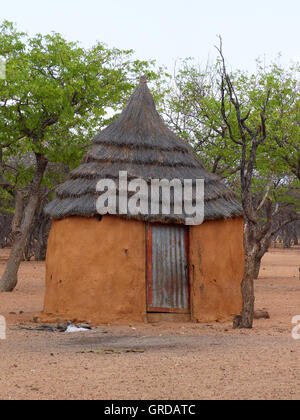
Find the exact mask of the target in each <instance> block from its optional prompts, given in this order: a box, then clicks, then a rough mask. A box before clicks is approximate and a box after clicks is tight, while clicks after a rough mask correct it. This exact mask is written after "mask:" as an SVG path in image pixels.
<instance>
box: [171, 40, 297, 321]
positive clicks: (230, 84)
mask: <svg viewBox="0 0 300 420" xmlns="http://www.w3.org/2000/svg"><path fill="white" fill-rule="evenodd" d="M220 41H221V40H220ZM218 51H219V54H220V60H218V62H217V64H216V66H208V67H207V68H206V69H205V70H204V71H201V70H199V69H198V68H197V67H195V66H193V64H191V63H190V62H189V61H185V62H184V63H183V67H182V68H181V69H180V70H179V71H178V72H177V74H176V75H175V82H173V86H172V88H171V89H170V90H169V95H168V96H167V100H166V102H165V110H166V113H165V114H166V116H167V120H168V122H169V124H170V125H171V126H172V127H173V128H175V129H176V130H177V132H178V133H180V134H181V135H182V136H184V137H185V138H187V139H191V141H192V145H193V146H194V148H195V152H196V153H197V154H199V155H200V157H201V159H202V160H204V162H205V164H206V165H207V166H208V167H210V169H211V170H212V171H213V172H214V173H216V174H219V175H220V176H222V177H223V178H224V180H225V182H226V183H227V184H228V185H229V186H231V187H232V188H233V189H234V190H235V191H236V192H237V193H238V194H239V195H240V198H241V201H242V205H243V210H244V221H245V233H244V247H245V264H244V266H245V269H244V278H243V282H242V295H243V309H242V314H241V315H240V316H238V317H237V318H236V320H235V326H236V327H240V328H252V326H253V314H254V301H255V298H254V283H253V279H254V278H255V277H256V276H257V274H258V270H259V266H260V261H261V258H262V256H263V255H264V254H265V252H266V251H267V250H268V248H269V246H270V243H271V239H272V237H273V236H274V235H276V233H277V232H279V231H280V230H281V229H282V228H283V227H284V226H286V225H288V224H290V223H292V222H293V221H294V220H297V219H298V218H299V197H298V198H297V197H291V195H289V192H290V191H291V190H293V189H299V182H298V180H297V179H296V175H297V174H296V173H295V171H294V170H293V168H294V164H295V162H297V161H298V160H297V159H298V158H299V154H298V155H297V150H298V147H299V89H298V84H297V77H294V76H293V73H292V72H288V71H285V70H284V69H282V68H281V67H279V66H277V65H275V64H274V65H272V66H271V68H264V67H263V66H262V65H260V63H258V70H257V72H256V74H253V75H249V74H247V73H243V72H239V71H238V72H235V73H229V72H228V70H227V65H226V62H225V58H224V56H223V51H222V42H221V43H220V47H218ZM293 71H294V70H293ZM174 85H175V88H174ZM291 107H292V108H293V112H290V109H291ZM291 150H293V152H292V153H291ZM291 158H292V159H291ZM291 162H293V163H292V164H291ZM287 209H288V211H287ZM284 210H285V211H284Z"/></svg>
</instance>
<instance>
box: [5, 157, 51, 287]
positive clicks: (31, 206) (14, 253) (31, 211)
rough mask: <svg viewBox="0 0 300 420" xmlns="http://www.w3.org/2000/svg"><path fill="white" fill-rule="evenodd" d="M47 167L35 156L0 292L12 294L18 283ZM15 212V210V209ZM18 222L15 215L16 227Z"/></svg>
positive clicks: (40, 158) (43, 159)
mask: <svg viewBox="0 0 300 420" xmlns="http://www.w3.org/2000/svg"><path fill="white" fill-rule="evenodd" d="M46 167H47V160H46V159H45V158H44V157H43V156H42V155H39V154H36V169H35V174H34V177H33V180H32V183H31V186H30V195H29V199H28V203H27V204H26V206H25V209H24V215H23V218H22V222H21V223H20V224H19V227H18V228H17V229H16V231H15V234H14V238H13V245H12V250H11V254H10V256H9V260H8V262H7V266H6V269H5V272H4V274H3V276H2V278H1V280H0V292H12V291H13V290H14V288H15V287H16V285H17V282H18V271H19V267H20V264H21V261H22V259H23V252H24V247H25V245H26V240H27V237H28V233H29V230H30V226H31V224H32V222H33V219H34V215H35V212H36V209H37V208H38V205H39V201H40V185H41V182H42V179H43V176H44V172H45V170H46ZM16 210H17V209H16ZM19 222H20V218H19V216H17V215H16V225H18V223H19Z"/></svg>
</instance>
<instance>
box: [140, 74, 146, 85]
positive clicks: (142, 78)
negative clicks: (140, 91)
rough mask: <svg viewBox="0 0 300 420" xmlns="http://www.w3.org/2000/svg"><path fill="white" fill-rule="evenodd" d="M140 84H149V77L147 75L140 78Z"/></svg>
mask: <svg viewBox="0 0 300 420" xmlns="http://www.w3.org/2000/svg"><path fill="white" fill-rule="evenodd" d="M140 83H141V84H147V77H146V76H145V75H143V76H141V77H140Z"/></svg>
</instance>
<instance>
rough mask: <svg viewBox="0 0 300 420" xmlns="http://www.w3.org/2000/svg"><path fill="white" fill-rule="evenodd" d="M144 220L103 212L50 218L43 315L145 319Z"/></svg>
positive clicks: (98, 319)
mask: <svg viewBox="0 0 300 420" xmlns="http://www.w3.org/2000/svg"><path fill="white" fill-rule="evenodd" d="M145 248H146V245H145V224H144V223H141V222H138V221H132V220H125V219H120V218H118V217H113V216H105V217H103V219H102V221H101V222H99V220H98V217H94V218H83V217H69V218H67V219H64V220H59V221H53V224H52V228H51V232H50V236H49V242H48V250H47V259H46V296H45V303H44V314H46V315H51V316H53V315H54V316H56V315H57V317H61V318H66V319H71V320H73V319H74V318H75V319H77V320H80V321H84V320H85V321H91V322H93V323H104V324H105V323H125V322H126V321H131V322H132V321H135V322H143V321H144V320H145V319H144V317H145V315H146V293H145V277H146V271H145V267H146V262H145Z"/></svg>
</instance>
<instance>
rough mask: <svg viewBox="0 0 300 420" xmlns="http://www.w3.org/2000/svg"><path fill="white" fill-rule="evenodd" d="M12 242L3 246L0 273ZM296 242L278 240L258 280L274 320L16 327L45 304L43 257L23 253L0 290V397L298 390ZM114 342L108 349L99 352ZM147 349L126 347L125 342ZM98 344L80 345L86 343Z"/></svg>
mask: <svg viewBox="0 0 300 420" xmlns="http://www.w3.org/2000/svg"><path fill="white" fill-rule="evenodd" d="M5 257H7V251H6V250H4V251H3V250H2V251H0V274H1V273H2V272H3V269H4V267H5ZM299 266H300V249H299V248H298V249H293V250H272V251H271V252H269V253H268V254H267V255H266V256H265V258H264V261H263V266H262V270H261V273H260V278H259V280H258V281H257V282H256V307H257V309H267V310H268V311H269V313H270V315H271V319H269V320H258V321H255V325H254V329H253V330H249V331H245V330H242V331H236V330H233V329H232V328H231V324H215V325H207V324H206V325H201V324H173V325H171V324H159V325H156V326H153V325H131V326H126V327H112V326H100V327H97V328H95V329H94V330H92V331H91V332H87V333H85V332H84V333H78V334H64V333H51V332H37V331H27V330H22V329H20V325H21V324H22V325H27V326H30V327H35V326H36V324H33V323H31V322H30V320H31V319H32V317H33V315H34V314H36V313H37V312H39V311H41V309H42V304H43V294H44V271H45V268H44V264H43V263H36V262H25V263H23V264H22V267H21V270H20V280H19V284H18V287H17V289H16V290H15V291H14V292H13V293H10V294H6V293H4V294H0V314H1V315H4V316H5V317H6V319H7V323H8V331H7V340H5V341H0V354H1V358H0V399H169V400H173V399H180V400H182V399H299V398H300V340H298V341H296V340H294V339H293V338H292V336H291V331H292V328H293V325H292V323H291V320H292V317H294V316H295V315H298V314H299V315H300V279H299ZM103 349H111V350H114V352H112V354H103V352H102V353H101V352H100V353H96V351H98V350H103ZM136 349H138V350H140V351H143V352H142V353H140V352H139V353H133V352H132V353H124V352H123V350H131V351H132V350H136ZM90 350H92V351H94V353H80V352H82V351H90Z"/></svg>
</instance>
